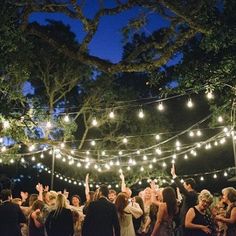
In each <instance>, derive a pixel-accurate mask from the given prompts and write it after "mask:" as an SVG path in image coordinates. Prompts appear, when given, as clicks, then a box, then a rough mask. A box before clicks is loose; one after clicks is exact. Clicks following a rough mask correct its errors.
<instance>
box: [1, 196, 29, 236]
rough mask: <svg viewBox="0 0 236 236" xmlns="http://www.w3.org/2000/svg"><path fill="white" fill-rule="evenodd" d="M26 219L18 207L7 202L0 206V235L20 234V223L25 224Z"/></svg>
mask: <svg viewBox="0 0 236 236" xmlns="http://www.w3.org/2000/svg"><path fill="white" fill-rule="evenodd" d="M25 222H26V219H25V216H24V215H23V213H22V211H21V209H20V207H19V206H18V205H16V204H13V203H11V202H9V201H6V202H3V203H2V204H1V205H0V235H1V236H10V235H14V236H18V235H21V233H20V223H25Z"/></svg>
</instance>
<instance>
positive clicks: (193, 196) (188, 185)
mask: <svg viewBox="0 0 236 236" xmlns="http://www.w3.org/2000/svg"><path fill="white" fill-rule="evenodd" d="M171 175H172V177H173V180H174V182H175V184H176V186H177V187H178V188H179V190H180V192H181V193H182V195H183V203H182V206H181V208H180V222H181V228H180V236H181V235H184V221H185V216H186V213H187V211H188V210H189V208H191V207H194V206H195V205H196V204H197V200H198V193H197V192H196V191H195V190H194V188H195V185H196V182H195V180H194V179H192V178H188V179H185V181H184V183H183V184H182V183H181V182H180V179H179V177H178V176H177V175H176V173H175V166H174V164H173V166H172V168H171Z"/></svg>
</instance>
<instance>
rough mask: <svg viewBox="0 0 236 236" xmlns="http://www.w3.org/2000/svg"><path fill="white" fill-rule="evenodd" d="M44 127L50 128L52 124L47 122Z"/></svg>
mask: <svg viewBox="0 0 236 236" xmlns="http://www.w3.org/2000/svg"><path fill="white" fill-rule="evenodd" d="M46 127H47V128H48V129H50V128H52V123H51V122H50V121H48V122H47V123H46Z"/></svg>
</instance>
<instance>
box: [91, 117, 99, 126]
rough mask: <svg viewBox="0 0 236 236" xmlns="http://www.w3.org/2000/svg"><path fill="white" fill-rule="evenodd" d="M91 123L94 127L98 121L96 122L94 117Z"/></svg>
mask: <svg viewBox="0 0 236 236" xmlns="http://www.w3.org/2000/svg"><path fill="white" fill-rule="evenodd" d="M92 125H93V126H95V127H96V126H97V125H98V122H97V120H96V118H93V120H92Z"/></svg>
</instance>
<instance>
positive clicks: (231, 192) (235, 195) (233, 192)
mask: <svg viewBox="0 0 236 236" xmlns="http://www.w3.org/2000/svg"><path fill="white" fill-rule="evenodd" d="M222 193H225V194H226V195H227V198H228V199H229V201H230V202H236V189H235V188H233V187H227V188H224V189H222Z"/></svg>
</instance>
